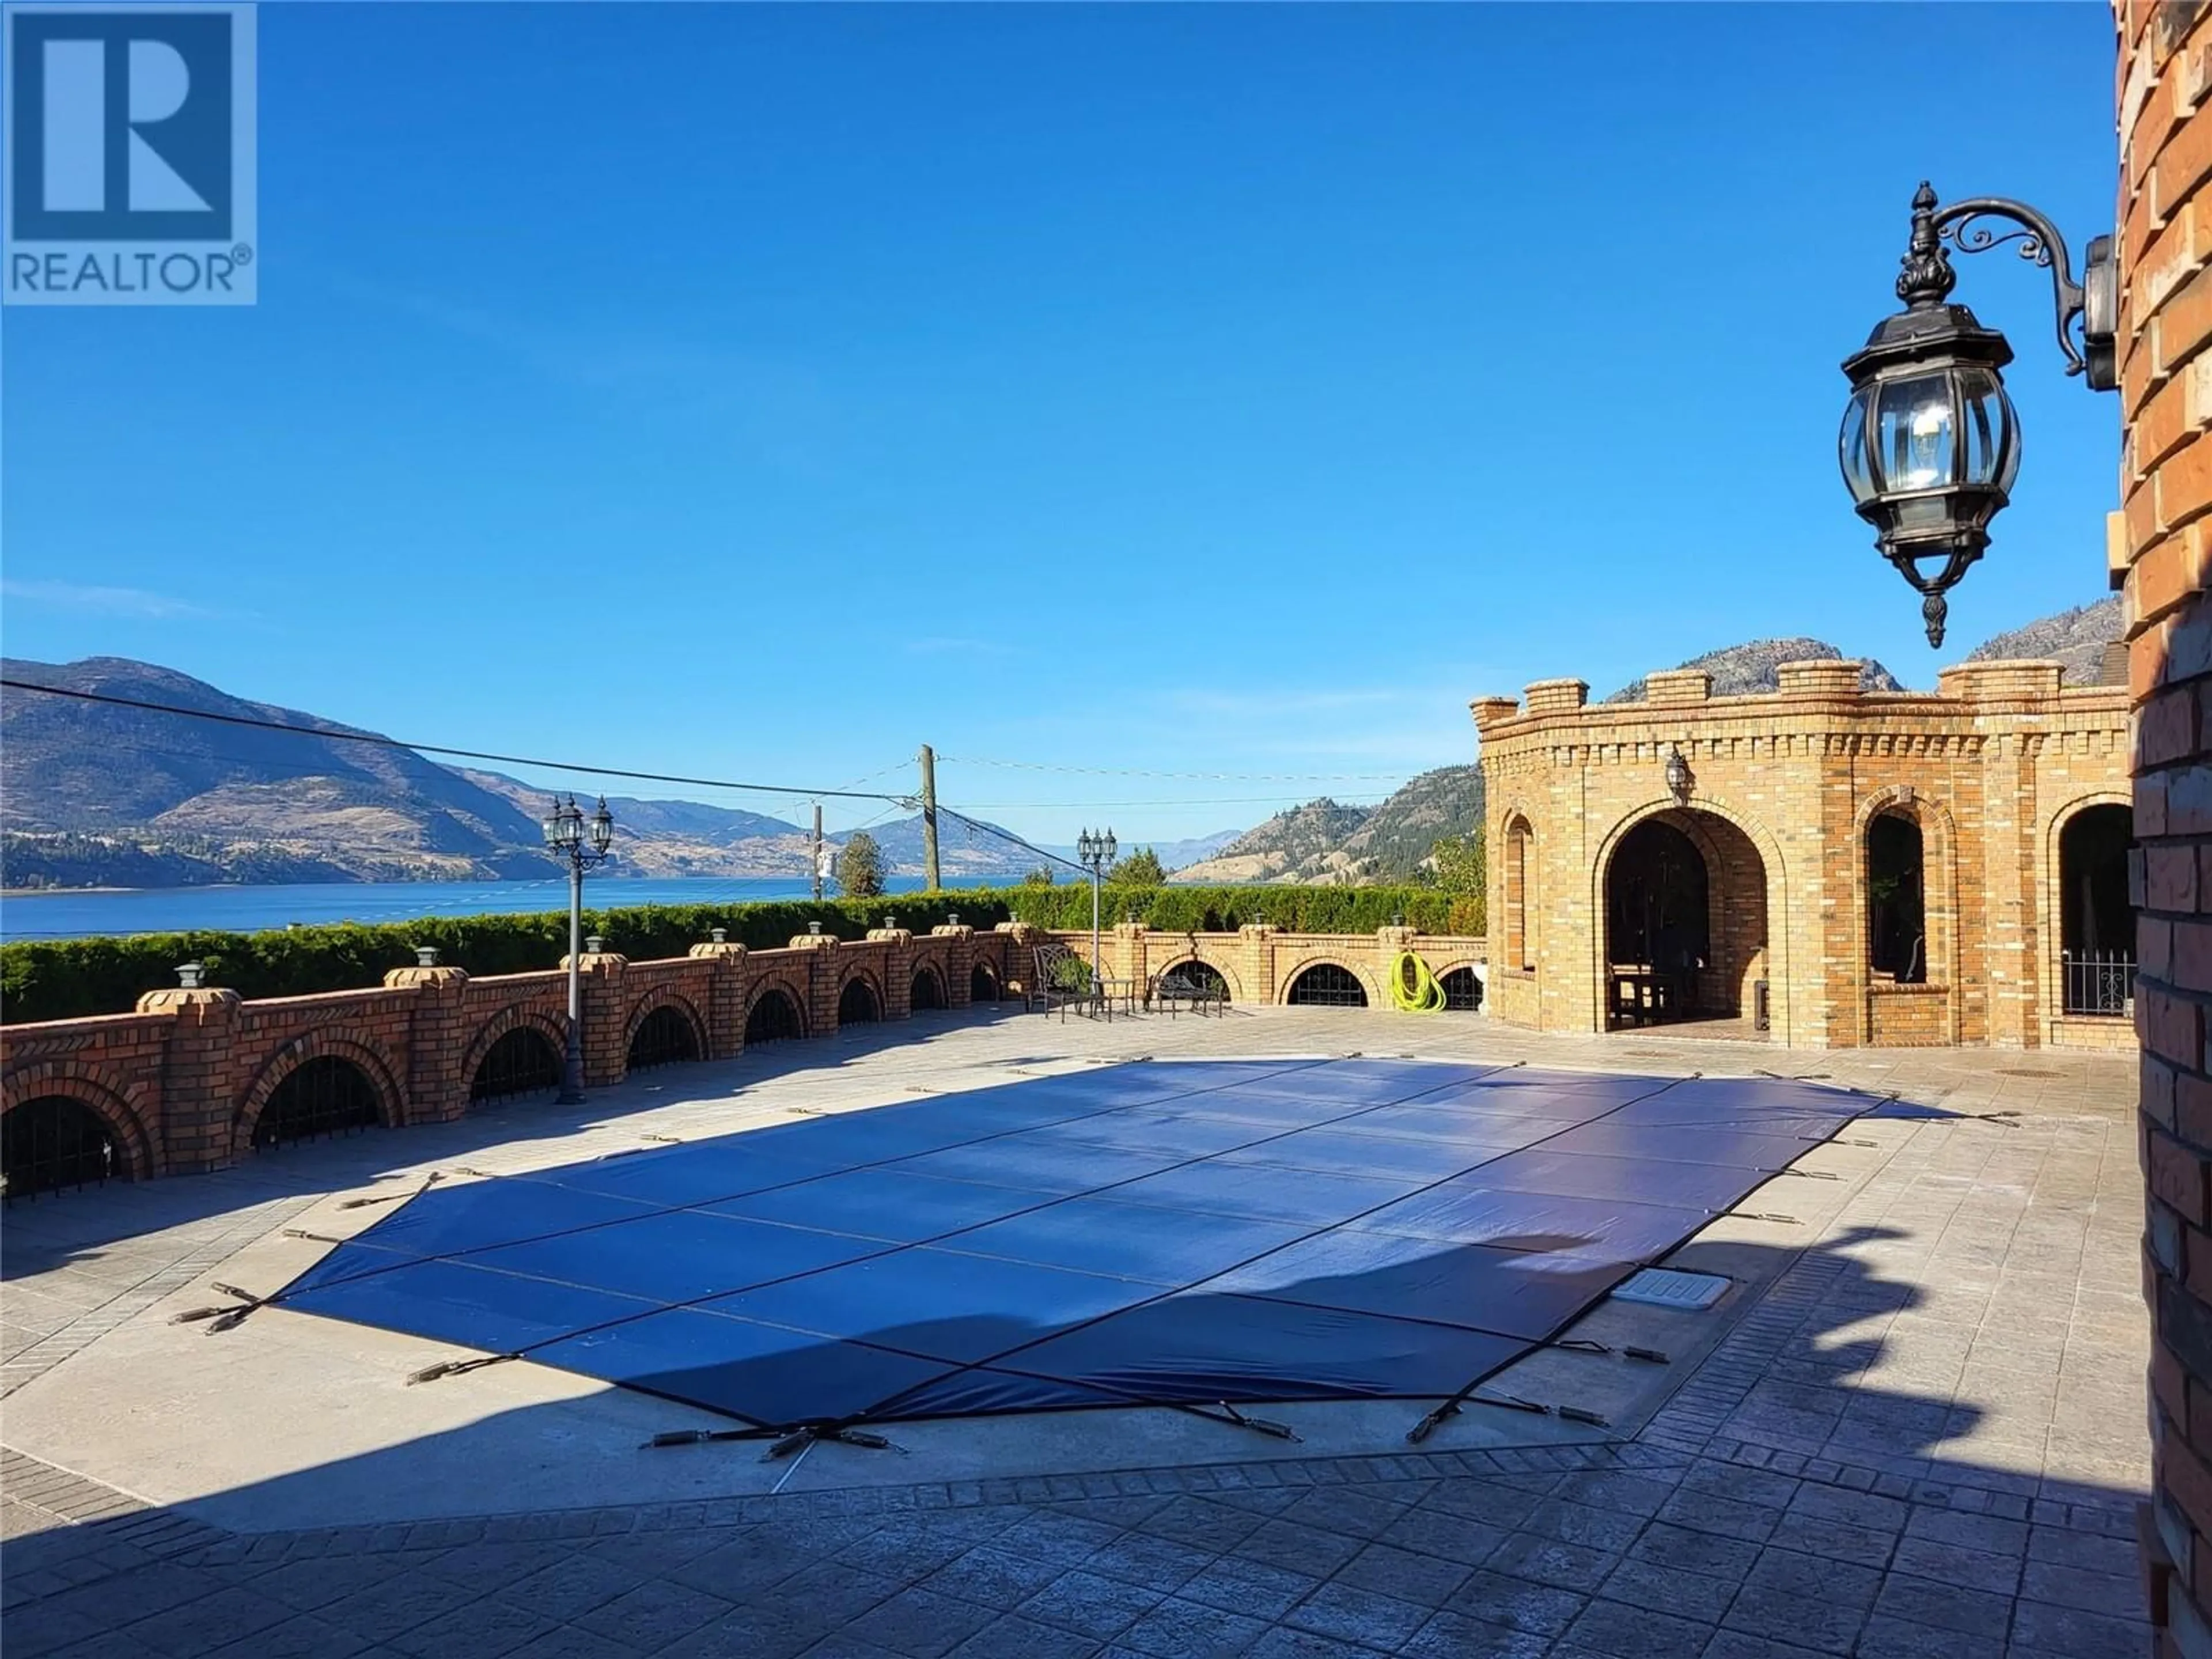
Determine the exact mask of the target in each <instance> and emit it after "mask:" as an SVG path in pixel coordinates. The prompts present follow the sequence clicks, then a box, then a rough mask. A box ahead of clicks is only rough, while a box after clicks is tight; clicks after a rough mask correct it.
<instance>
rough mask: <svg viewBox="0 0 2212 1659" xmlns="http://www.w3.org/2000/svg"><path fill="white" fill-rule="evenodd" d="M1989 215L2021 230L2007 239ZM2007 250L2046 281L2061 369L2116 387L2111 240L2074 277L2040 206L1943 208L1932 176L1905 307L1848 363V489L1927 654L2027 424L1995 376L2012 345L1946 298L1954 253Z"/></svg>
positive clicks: (1984, 540) (1917, 223)
mask: <svg viewBox="0 0 2212 1659" xmlns="http://www.w3.org/2000/svg"><path fill="white" fill-rule="evenodd" d="M1990 220H1996V221H2001V222H2004V223H2007V224H2010V225H2012V226H2013V227H2015V228H2013V229H2011V230H2008V231H2006V232H2004V233H2003V234H1998V233H1997V232H1996V230H1993V229H1991V228H1990V226H1989V224H1988V223H1987V221H1990ZM2008 243H2016V244H2018V246H2019V252H2020V257H2021V258H2023V259H2026V260H2027V262H2028V263H2029V264H2033V265H2035V266H2037V267H2038V268H2039V269H2042V270H2048V271H2049V272H2050V273H2051V295H2052V303H2053V306H2054V307H2055V308H2056V311H2057V332H2058V349H2059V350H2060V352H2061V353H2063V355H2064V356H2065V358H2066V372H2067V373H2068V374H2080V375H2083V376H2085V377H2086V379H2087V383H2088V385H2089V386H2090V388H2091V389H2092V390H2093V391H2098V392H2110V391H2112V390H2113V389H2114V388H2115V387H2117V386H2118V384H2119V375H2118V366H2117V357H2118V354H2117V341H2118V333H2119V312H2120V299H2119V295H2120V286H2119V269H2118V261H2117V259H2116V257H2115V255H2114V252H2113V247H2112V238H2111V237H2109V236H2100V237H2098V238H2097V239H2096V240H2094V241H2093V242H2091V243H2090V244H2089V245H2088V247H2087V252H2086V253H2085V256H2084V258H2083V262H2082V268H2081V280H2080V281H2079V282H2076V281H2075V279H2074V274H2073V265H2072V262H2071V260H2070V259H2069V257H2068V254H2067V252H2066V241H2065V239H2064V238H2063V237H2062V236H2061V235H2060V234H2058V230H2057V227H2056V226H2055V225H2053V224H2052V223H2051V221H2050V220H2049V219H2047V218H2045V216H2043V215H2042V214H2040V213H2039V212H2037V211H2036V210H2034V209H2033V208H2032V207H2029V206H2027V204H2025V203H2021V202H2015V201H2010V200H2008V199H2006V198H2005V197H2001V196H1978V197H1972V198H1970V199H1968V200H1966V201H1962V202H1954V203H1952V204H1950V205H1949V206H1948V207H1942V206H1939V205H1938V204H1937V202H1936V192H1935V191H1934V189H1933V188H1931V187H1930V186H1929V185H1927V184H1926V183H1924V182H1923V184H1922V185H1921V186H1920V188H1919V190H1918V191H1916V192H1915V193H1914V195H1913V197H1912V234H1911V241H1910V242H1909V243H1908V245H1907V246H1906V248H1905V258H1903V259H1902V260H1901V261H1900V262H1899V263H1900V264H1902V266H1903V267H1904V269H1903V270H1901V271H1900V273H1899V276H1898V278H1897V297H1898V298H1899V299H1900V300H1902V301H1905V309H1904V310H1903V311H1900V312H1899V313H1896V314H1895V315H1894V316H1891V317H1887V318H1884V319H1882V321H1881V324H1879V325H1877V326H1876V327H1875V331H1874V332H1873V333H1872V334H1871V335H1870V336H1869V337H1868V339H1867V343H1866V344H1865V346H1864V347H1863V348H1862V349H1860V350H1858V351H1857V352H1855V353H1853V354H1852V355H1851V356H1850V357H1848V358H1846V359H1845V360H1844V374H1846V375H1848V376H1849V377H1850V383H1851V400H1850V404H1849V405H1848V406H1847V407H1846V408H1845V410H1844V428H1843V435H1842V439H1841V441H1840V445H1839V449H1840V459H1841V460H1842V463H1843V471H1844V484H1845V485H1846V486H1847V487H1848V488H1849V489H1850V492H1851V501H1852V504H1853V505H1854V506H1855V507H1857V510H1858V515H1859V517H1861V518H1862V519H1864V520H1866V521H1867V522H1868V523H1869V525H1871V526H1874V529H1875V546H1877V547H1879V548H1880V549H1881V552H1882V556H1884V557H1885V558H1887V559H1888V560H1889V562H1891V563H1892V564H1893V565H1895V566H1896V567H1897V569H1898V571H1899V574H1901V575H1903V576H1904V578H1905V580H1906V581H1908V582H1910V583H1911V585H1912V586H1913V587H1914V588H1915V589H1916V590H1917V592H1919V593H1920V595H1921V596H1922V597H1921V607H1920V610H1921V617H1922V618H1923V621H1925V622H1926V623H1927V625H1928V643H1929V645H1931V646H1941V645H1942V643H1943V624H1944V621H1945V616H1946V611H1947V605H1946V601H1945V599H1944V596H1945V594H1946V593H1948V592H1949V591H1950V589H1951V588H1952V587H1953V586H1955V585H1956V583H1957V582H1958V580H1959V579H1960V577H1961V576H1963V575H1965V574H1966V568H1967V567H1968V566H1969V565H1971V564H1972V563H1973V562H1974V561H1975V560H1977V559H1978V558H1980V557H1981V556H1982V553H1983V550H1984V549H1986V548H1987V547H1988V546H1989V543H1990V520H1991V519H1993V518H1994V517H1996V514H1997V513H1998V512H1999V511H2000V510H2001V509H2002V507H2004V505H2005V502H2006V501H2007V500H2008V499H2009V497H2010V495H2011V492H2012V486H2013V480H2014V479H2015V477H2017V476H2018V474H2019V471H2020V422H2019V417H2018V416H2016V415H2015V413H2014V411H2013V406H2012V399H2011V398H2009V397H2008V396H2007V395H2006V393H2005V387H2004V376H2003V374H2002V373H2001V372H2000V371H2002V369H2003V368H2004V366H2005V365H2006V364H2007V363H2008V362H2011V361H2012V347H2011V345H2010V344H2009V343H2008V342H2007V341H2006V339H2005V337H2004V336H2003V335H2002V334H2001V333H1999V332H1998V331H1996V329H1993V328H1984V327H1983V326H1982V325H1981V324H1980V322H1979V321H1978V320H1977V319H1976V318H1975V316H1974V313H1972V312H1971V311H1969V310H1968V309H1967V308H1966V307H1964V306H1954V305H1952V304H1950V303H1949V300H1950V295H1951V289H1952V288H1953V286H1954V284H1955V283H1956V282H1957V281H1958V278H1957V276H1956V274H1955V273H1954V271H1953V270H1952V269H1951V258H1950V253H1949V252H1948V249H1949V248H1956V249H1957V250H1958V251H1959V252H1961V253H1979V252H1983V251H1984V250H1985V249H1988V248H1992V247H1998V246H2004V245H2006V244H2008ZM2076 322H2079V323H2080V325H2081V342H2080V343H2079V344H2078V345H2077V344H2076V343H2075V333H2074V329H2075V324H2076Z"/></svg>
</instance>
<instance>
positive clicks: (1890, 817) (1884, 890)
mask: <svg viewBox="0 0 2212 1659" xmlns="http://www.w3.org/2000/svg"><path fill="white" fill-rule="evenodd" d="M1866 868H1867V967H1868V969H1869V971H1870V972H1872V973H1873V975H1874V976H1875V978H1876V979H1887V980H1890V981H1894V982H1895V983H1897V984H1899V985H1924V984H1925V983H1927V981H1928V854H1927V842H1926V839H1925V837H1923V836H1922V834H1921V833H1920V823H1919V821H1918V820H1917V818H1915V817H1911V815H1910V814H1909V813H1907V812H1905V811H1901V810H1899V809H1896V808H1887V809H1885V810H1884V811H1880V812H1877V813H1875V815H1874V817H1872V818H1870V819H1869V820H1868V823H1867V832H1866Z"/></svg>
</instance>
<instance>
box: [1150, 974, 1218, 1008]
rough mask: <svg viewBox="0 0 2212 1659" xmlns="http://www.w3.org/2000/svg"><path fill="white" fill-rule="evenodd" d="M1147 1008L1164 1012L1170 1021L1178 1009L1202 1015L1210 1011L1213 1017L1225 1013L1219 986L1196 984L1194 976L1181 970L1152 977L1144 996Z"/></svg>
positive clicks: (1196, 979)
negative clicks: (1161, 1009)
mask: <svg viewBox="0 0 2212 1659" xmlns="http://www.w3.org/2000/svg"><path fill="white" fill-rule="evenodd" d="M1145 1004H1146V1006H1147V1007H1158V1008H1164V1009H1166V1010H1167V1012H1168V1018H1170V1019H1173V1018H1175V1016H1176V1010H1177V1009H1178V1008H1182V1007H1186V1006H1187V1007H1188V1008H1189V1009H1190V1011H1191V1012H1193V1013H1196V1014H1203V1013H1205V1012H1206V1011H1207V1010H1209V1009H1211V1010H1212V1012H1215V1013H1222V1012H1226V1010H1227V1008H1228V1006H1229V995H1228V993H1227V992H1225V990H1223V989H1222V988H1221V987H1220V986H1218V985H1216V984H1212V983H1209V982H1207V981H1203V980H1200V978H1199V977H1198V976H1197V975H1194V974H1189V973H1186V972H1184V971H1183V969H1181V968H1170V969H1168V971H1167V972H1165V973H1164V974H1156V975H1153V976H1152V985H1151V986H1150V987H1148V988H1147V989H1146V993H1145Z"/></svg>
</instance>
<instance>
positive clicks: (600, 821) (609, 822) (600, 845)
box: [570, 795, 615, 858]
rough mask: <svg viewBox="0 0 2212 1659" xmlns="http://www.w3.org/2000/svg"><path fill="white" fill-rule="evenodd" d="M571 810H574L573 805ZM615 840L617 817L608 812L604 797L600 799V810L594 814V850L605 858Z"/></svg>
mask: <svg viewBox="0 0 2212 1659" xmlns="http://www.w3.org/2000/svg"><path fill="white" fill-rule="evenodd" d="M570 810H571V811H573V810H574V806H573V805H572V806H571V809H570ZM614 839H615V815H614V814H613V813H611V812H610V811H607V798H606V797H605V795H602V796H600V797H599V811H596V812H594V813H592V851H593V852H594V853H597V854H599V855H600V856H601V857H602V858H604V857H605V855H606V850H607V848H609V847H611V846H612V845H613V844H614Z"/></svg>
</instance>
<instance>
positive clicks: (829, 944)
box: [784, 933, 842, 951]
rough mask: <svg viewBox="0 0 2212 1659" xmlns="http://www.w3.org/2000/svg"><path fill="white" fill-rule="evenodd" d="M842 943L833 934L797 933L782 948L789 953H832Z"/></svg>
mask: <svg viewBox="0 0 2212 1659" xmlns="http://www.w3.org/2000/svg"><path fill="white" fill-rule="evenodd" d="M841 943H842V941H841V940H840V939H838V937H837V935H836V934H835V933H799V934H797V935H795V936H794V937H793V939H792V941H791V943H790V944H789V945H786V946H785V947H784V948H785V949H786V950H790V951H834V950H836V948H837V946H838V945H840V944H841Z"/></svg>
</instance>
